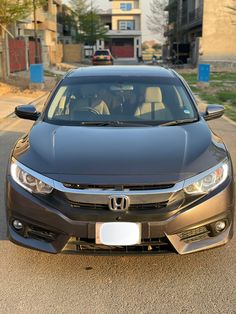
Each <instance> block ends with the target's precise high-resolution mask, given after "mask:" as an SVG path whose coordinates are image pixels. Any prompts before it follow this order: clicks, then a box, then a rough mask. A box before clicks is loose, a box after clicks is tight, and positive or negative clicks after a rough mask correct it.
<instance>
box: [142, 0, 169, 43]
mask: <svg viewBox="0 0 236 314" xmlns="http://www.w3.org/2000/svg"><path fill="white" fill-rule="evenodd" d="M167 4H168V0H152V2H151V3H150V11H151V13H150V15H148V16H147V18H148V22H147V26H148V29H149V30H150V31H151V32H152V33H154V34H156V35H158V37H159V38H160V39H162V38H163V35H164V27H165V25H166V22H167V14H166V12H165V7H166V6H167Z"/></svg>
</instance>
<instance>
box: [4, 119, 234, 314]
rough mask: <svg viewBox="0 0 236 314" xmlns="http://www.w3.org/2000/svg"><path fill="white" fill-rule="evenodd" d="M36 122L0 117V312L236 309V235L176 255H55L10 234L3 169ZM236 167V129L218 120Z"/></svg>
mask: <svg viewBox="0 0 236 314" xmlns="http://www.w3.org/2000/svg"><path fill="white" fill-rule="evenodd" d="M30 126H31V122H27V121H23V120H22V121H20V120H19V119H17V118H8V119H6V120H4V121H1V122H0V313H236V236H235V238H234V239H233V240H232V241H231V242H230V243H229V244H228V245H226V246H224V247H222V248H219V249H215V250H211V251H205V252H200V253H197V254H192V255H187V256H178V255H166V256H148V257H145V256H142V257H139V256H135V257H83V256H70V255H56V256H55V255H49V254H44V253H39V252H36V251H31V250H28V249H24V248H21V247H18V246H15V245H14V244H11V243H10V242H9V241H8V240H7V239H6V227H5V214H4V192H3V190H4V174H5V169H6V163H7V158H8V155H9V152H10V150H11V147H12V145H13V143H14V142H15V140H16V139H17V138H18V137H19V136H20V135H21V134H22V133H24V132H25V131H26V130H27V129H28V128H29V127H30ZM212 126H213V128H214V130H217V133H218V134H219V135H220V136H222V137H223V139H224V141H225V142H226V144H227V146H228V148H229V150H230V151H231V154H232V156H233V159H234V166H235V169H236V126H233V125H230V124H229V123H227V122H226V121H224V120H223V119H220V120H218V121H214V122H213V123H212Z"/></svg>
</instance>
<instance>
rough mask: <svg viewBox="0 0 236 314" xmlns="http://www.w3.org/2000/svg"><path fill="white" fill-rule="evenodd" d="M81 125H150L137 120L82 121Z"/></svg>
mask: <svg viewBox="0 0 236 314" xmlns="http://www.w3.org/2000/svg"><path fill="white" fill-rule="evenodd" d="M81 125H86V126H114V127H122V126H149V127H150V126H152V125H150V124H146V123H142V122H140V123H138V122H130V121H127V122H125V121H84V122H81Z"/></svg>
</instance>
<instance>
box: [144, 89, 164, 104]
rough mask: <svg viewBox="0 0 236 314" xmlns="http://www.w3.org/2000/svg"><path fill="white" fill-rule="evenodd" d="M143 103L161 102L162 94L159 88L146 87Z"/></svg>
mask: <svg viewBox="0 0 236 314" xmlns="http://www.w3.org/2000/svg"><path fill="white" fill-rule="evenodd" d="M145 102H146V103H147V102H154V103H156V102H157V103H160V102H162V94H161V89H160V87H147V89H146V97H145Z"/></svg>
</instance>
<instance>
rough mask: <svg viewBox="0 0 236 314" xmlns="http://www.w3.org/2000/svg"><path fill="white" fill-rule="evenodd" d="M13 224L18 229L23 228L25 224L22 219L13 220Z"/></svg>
mask: <svg viewBox="0 0 236 314" xmlns="http://www.w3.org/2000/svg"><path fill="white" fill-rule="evenodd" d="M12 225H13V227H14V228H15V229H16V230H18V231H19V230H22V229H23V224H22V222H20V220H17V219H16V220H13V222H12Z"/></svg>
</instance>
